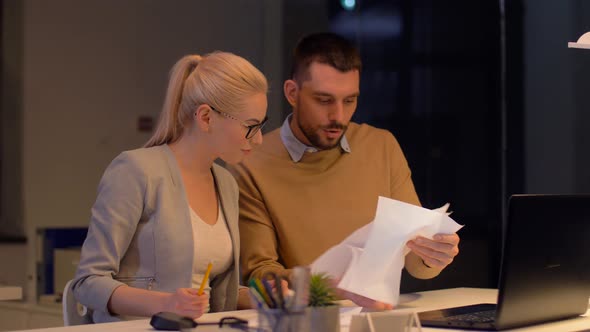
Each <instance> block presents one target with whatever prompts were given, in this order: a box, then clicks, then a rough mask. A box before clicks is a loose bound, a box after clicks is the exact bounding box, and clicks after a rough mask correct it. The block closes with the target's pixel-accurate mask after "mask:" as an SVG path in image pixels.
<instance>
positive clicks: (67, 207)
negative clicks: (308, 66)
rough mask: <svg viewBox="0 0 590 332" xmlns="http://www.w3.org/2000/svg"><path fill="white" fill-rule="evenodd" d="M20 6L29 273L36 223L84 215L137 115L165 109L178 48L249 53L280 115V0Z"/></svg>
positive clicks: (135, 137)
mask: <svg viewBox="0 0 590 332" xmlns="http://www.w3.org/2000/svg"><path fill="white" fill-rule="evenodd" d="M22 6H23V7H22V24H23V25H22V33H23V41H22V54H23V57H22V76H21V77H22V137H21V139H22V151H21V154H22V159H21V163H22V188H21V189H22V202H23V207H22V214H23V216H22V219H23V220H22V222H23V224H24V225H25V226H26V232H27V235H28V238H29V241H28V251H29V259H28V273H29V275H30V277H31V278H32V279H33V280H34V278H35V275H34V264H35V263H34V255H32V253H34V252H35V246H34V242H35V241H34V238H35V237H34V232H35V229H36V228H38V227H72V226H87V225H88V222H89V218H90V207H91V206H92V204H93V202H94V199H95V194H96V187H97V184H98V181H99V179H100V176H101V175H102V172H103V171H104V169H105V167H106V166H107V165H108V163H109V162H110V161H111V160H112V159H113V158H114V157H115V156H116V155H117V154H118V153H120V152H121V151H123V150H127V149H133V148H137V147H139V146H141V145H142V144H143V143H144V142H145V141H146V140H147V139H148V137H149V134H146V133H140V132H138V131H137V129H136V126H137V117H138V116H142V115H148V116H154V117H155V116H156V115H157V114H158V112H159V110H160V107H161V104H162V101H163V96H164V90H165V87H166V84H167V75H168V71H169V69H170V68H171V66H172V65H173V64H174V62H175V61H176V60H177V59H178V58H180V57H181V56H182V55H184V54H189V53H200V54H203V53H207V52H211V51H213V50H225V51H231V52H235V53H237V54H239V55H241V56H244V57H245V58H247V59H248V60H250V61H251V62H252V63H253V64H254V65H256V66H257V67H258V68H260V69H261V70H262V71H263V72H264V73H265V74H266V75H267V77H268V78H269V81H270V83H271V91H272V94H271V95H270V96H269V117H270V118H271V123H270V127H276V126H278V125H279V124H280V121H281V119H280V118H281V115H280V114H281V110H280V109H279V107H280V106H279V105H281V100H282V96H281V95H280V93H281V90H282V88H281V86H282V84H281V83H282V59H281V43H280V35H281V17H282V12H281V6H282V1H277V0H215V1H207V0H183V1H180V0H175V1H166V0H126V1H119V0H85V1H79V0H51V1H45V0H25V1H23V2H22ZM274 114H277V115H276V116H274ZM4 144H7V143H6V142H4ZM17 185H18V184H17ZM28 286H29V287H28V289H27V292H26V293H27V297H28V298H29V300H31V299H32V298H34V294H35V290H34V287H32V281H31V282H30V284H29V285H28Z"/></svg>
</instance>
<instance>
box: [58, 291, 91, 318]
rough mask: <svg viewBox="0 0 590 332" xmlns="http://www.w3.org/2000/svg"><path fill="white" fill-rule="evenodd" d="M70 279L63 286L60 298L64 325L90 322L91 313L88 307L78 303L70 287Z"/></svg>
mask: <svg viewBox="0 0 590 332" xmlns="http://www.w3.org/2000/svg"><path fill="white" fill-rule="evenodd" d="M71 283H72V280H69V281H68V282H67V283H66V286H65V287H64V294H63V297H62V300H61V303H62V306H63V316H64V326H72V325H83V324H92V323H93V322H92V314H91V312H90V310H88V308H86V307H85V306H83V305H82V304H80V303H78V301H76V299H75V298H74V293H73V292H72V289H71V287H70V286H71Z"/></svg>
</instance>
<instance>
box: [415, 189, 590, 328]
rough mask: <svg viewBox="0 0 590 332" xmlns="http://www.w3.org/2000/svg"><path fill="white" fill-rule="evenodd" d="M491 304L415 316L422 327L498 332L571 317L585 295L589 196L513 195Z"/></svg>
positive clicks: (589, 265)
mask: <svg viewBox="0 0 590 332" xmlns="http://www.w3.org/2000/svg"><path fill="white" fill-rule="evenodd" d="M504 239H505V241H504V251H503V252H504V254H503V257H502V265H501V268H500V279H499V285H498V300H497V305H496V304H490V303H481V304H476V305H470V306H464V307H455V308H448V309H442V310H433V311H426V312H421V313H418V316H419V317H420V322H421V323H422V325H423V326H434V327H448V328H455V329H456V328H460V329H477V330H504V329H510V328H515V327H521V326H528V325H534V324H539V323H544V322H549V321H555V320H561V319H567V318H572V317H577V316H579V315H581V314H584V313H585V312H586V310H587V309H588V298H589V297H590V195H513V196H512V197H510V200H509V204H508V222H507V227H506V234H505V237H504Z"/></svg>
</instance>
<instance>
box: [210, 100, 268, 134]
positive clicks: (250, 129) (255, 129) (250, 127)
mask: <svg viewBox="0 0 590 332" xmlns="http://www.w3.org/2000/svg"><path fill="white" fill-rule="evenodd" d="M209 107H210V108H211V109H212V110H213V111H215V112H217V113H219V114H220V115H222V116H224V117H226V118H228V119H232V120H236V121H238V122H240V124H241V125H242V126H244V127H246V128H248V132H246V139H251V138H252V137H254V135H256V133H257V132H258V131H260V130H261V129H262V127H264V125H265V124H266V122H267V121H268V116H265V117H264V119H262V122H260V123H257V124H252V125H249V124H247V123H246V122H244V121H242V120H240V119H238V118H236V117H234V116H233V115H231V114H229V113H226V112H223V111H220V110H217V109H215V107H213V106H211V105H209Z"/></svg>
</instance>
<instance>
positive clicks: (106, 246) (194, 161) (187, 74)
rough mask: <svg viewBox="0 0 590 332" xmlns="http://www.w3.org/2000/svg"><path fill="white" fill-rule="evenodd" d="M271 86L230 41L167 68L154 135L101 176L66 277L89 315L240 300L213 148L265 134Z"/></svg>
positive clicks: (124, 315)
mask: <svg viewBox="0 0 590 332" xmlns="http://www.w3.org/2000/svg"><path fill="white" fill-rule="evenodd" d="M267 89H268V85H267V81H266V79H265V77H264V75H263V74H262V73H261V72H260V71H259V70H258V69H256V68H255V67H254V66H253V65H252V64H250V63H249V62H248V61H246V60H245V59H243V58H241V57H239V56H236V55H234V54H231V53H224V52H215V53H211V54H209V55H206V56H203V57H201V56H198V55H189V56H185V57H183V58H182V59H180V60H179V61H178V62H177V63H176V65H175V66H174V67H173V68H172V71H171V75H170V83H169V86H168V91H167V94H166V100H165V102H164V107H163V110H162V113H161V116H160V119H159V123H158V126H157V128H156V131H155V133H154V135H153V137H152V138H151V139H150V140H149V141H148V142H147V143H146V145H145V146H144V147H143V148H141V149H137V150H133V151H126V152H123V153H121V154H120V155H119V156H118V157H116V158H115V159H114V160H113V161H112V163H111V164H110V165H109V166H108V168H107V169H106V171H105V173H104V175H103V177H102V179H101V181H100V184H99V188H98V197H97V199H96V203H95V204H94V206H93V208H92V218H91V222H90V227H89V229H88V235H87V238H86V241H85V242H84V246H83V247H82V257H81V260H80V263H79V265H78V270H77V272H76V277H75V279H74V282H73V292H74V295H75V297H76V299H77V300H78V301H79V302H80V303H82V304H84V305H86V306H87V307H88V308H89V309H90V310H92V311H93V313H92V316H93V320H94V322H96V323H98V322H107V321H116V320H122V319H129V318H131V317H137V316H139V317H146V316H151V315H153V314H155V313H158V312H161V311H169V312H174V313H177V314H180V315H183V316H189V317H193V318H197V317H199V316H201V315H202V314H203V313H204V312H207V311H225V310H235V309H236V308H238V307H239V306H240V305H239V304H245V305H247V303H248V300H247V289H246V292H245V293H244V292H243V291H242V290H241V291H238V289H239V287H238V281H239V275H238V273H239V272H238V266H239V265H238V262H239V252H240V248H239V246H240V244H239V235H238V224H237V223H238V187H237V185H236V182H235V181H234V179H233V177H232V176H231V175H230V174H229V173H228V172H227V171H226V170H225V169H223V168H222V167H220V166H218V165H216V164H215V163H214V160H215V159H217V158H220V159H222V160H223V161H225V162H226V163H229V164H233V163H238V162H240V161H241V160H242V159H243V158H244V157H246V156H247V155H248V154H249V153H250V151H251V149H252V148H253V147H254V146H256V145H259V144H260V143H262V133H261V131H260V129H261V128H262V127H263V126H264V124H265V123H266V109H267V100H266V94H267ZM210 262H211V263H212V266H213V268H212V270H211V273H210V277H209V279H208V280H207V281H205V284H204V285H203V287H204V292H203V293H202V295H199V294H198V289H199V288H201V283H202V281H203V279H204V278H203V276H204V274H205V272H206V269H207V266H208V264H209V263H210Z"/></svg>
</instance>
